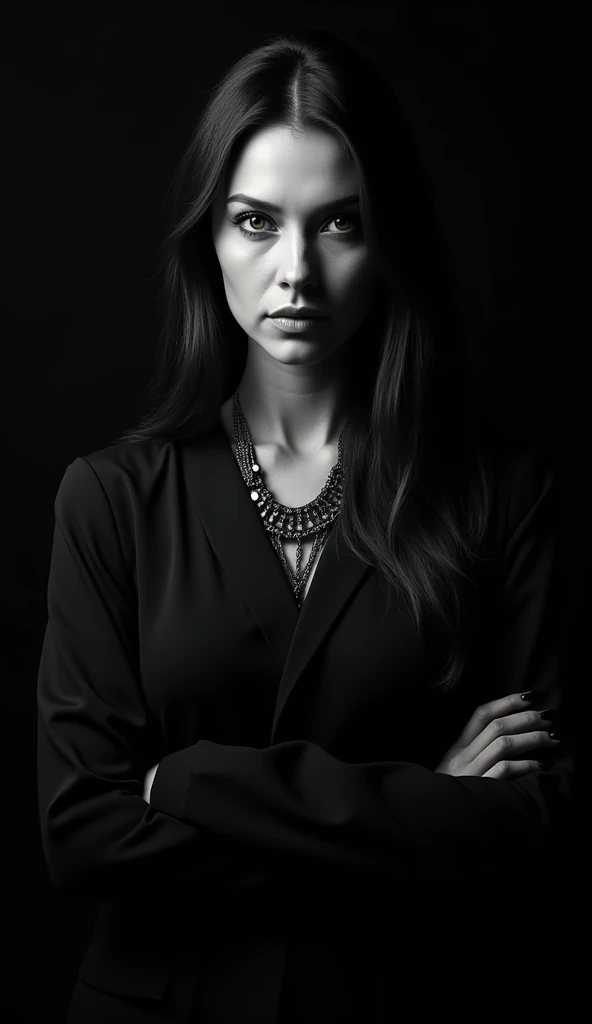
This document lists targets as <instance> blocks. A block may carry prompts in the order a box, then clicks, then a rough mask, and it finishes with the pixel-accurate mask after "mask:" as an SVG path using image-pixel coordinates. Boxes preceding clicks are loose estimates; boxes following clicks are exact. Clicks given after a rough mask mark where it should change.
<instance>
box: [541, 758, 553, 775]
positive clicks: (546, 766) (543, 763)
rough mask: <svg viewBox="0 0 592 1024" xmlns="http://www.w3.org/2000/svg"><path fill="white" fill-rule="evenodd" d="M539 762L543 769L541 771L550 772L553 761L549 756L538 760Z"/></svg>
mask: <svg viewBox="0 0 592 1024" xmlns="http://www.w3.org/2000/svg"><path fill="white" fill-rule="evenodd" d="M537 764H538V766H539V768H540V769H541V771H543V772H548V771H549V768H550V767H551V766H552V764H553V762H552V761H550V760H549V758H545V759H544V760H543V761H537Z"/></svg>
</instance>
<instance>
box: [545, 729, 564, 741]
mask: <svg viewBox="0 0 592 1024" xmlns="http://www.w3.org/2000/svg"><path fill="white" fill-rule="evenodd" d="M547 736H548V737H549V739H550V740H560V739H561V736H560V735H559V733H558V732H557V729H554V730H553V732H549V733H547Z"/></svg>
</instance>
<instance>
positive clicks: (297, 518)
mask: <svg viewBox="0 0 592 1024" xmlns="http://www.w3.org/2000/svg"><path fill="white" fill-rule="evenodd" d="M232 419H233V424H234V438H235V442H236V453H235V454H236V460H237V462H238V464H239V467H240V471H241V474H242V478H243V480H244V481H245V484H246V485H247V487H248V488H249V490H250V492H251V500H252V501H254V502H256V503H257V508H258V509H259V510H260V515H261V520H262V522H263V525H264V527H265V529H266V530H267V532H268V533H269V535H270V539H271V543H272V545H273V547H274V549H275V551H276V552H277V554H278V556H279V558H280V561H281V563H282V565H283V567H284V569H285V571H286V574H287V576H288V579H289V580H290V583H291V585H292V589H293V591H294V596H295V598H296V603H297V605H298V607H299V608H301V607H302V603H301V601H300V594H301V591H302V589H303V587H304V586H305V585H306V581H307V579H308V577H309V576H310V572H311V569H312V566H313V564H314V560H315V557H316V555H317V552H318V551H319V549H320V548H321V546H322V544H323V542H324V540H325V539H326V536H327V532H328V530H329V527H330V526H332V524H333V522H334V520H335V519H336V518H337V516H338V515H339V513H340V511H341V496H342V493H343V436H342V435H343V429H344V428H343V427H342V428H341V431H340V433H339V440H338V442H337V451H338V456H337V462H336V463H335V465H334V466H332V467H331V470H330V472H329V476H328V478H327V483H326V484H325V486H324V487H323V489H322V491H321V493H320V494H319V495H318V496H317V497H316V498H314V499H313V501H309V502H308V504H307V505H301V506H300V507H299V508H290V507H289V506H287V505H280V503H279V501H276V500H275V498H274V497H273V495H272V494H271V493H270V491H269V490H268V489H267V487H266V486H265V484H264V483H263V480H262V479H261V470H260V467H259V465H258V463H257V461H256V458H255V452H254V450H253V443H252V441H251V435H250V433H249V428H248V426H247V422H246V420H245V417H244V416H243V412H242V409H241V406H240V402H239V399H238V388H237V389H236V391H235V392H234V395H233V404H232ZM311 535H313V536H314V540H313V543H312V550H311V552H310V557H309V559H308V562H307V563H306V565H305V566H304V568H303V569H301V567H300V562H301V558H302V540H303V539H304V538H305V537H310V536H311ZM282 537H283V538H285V539H286V540H295V541H296V571H295V572H293V571H292V568H291V566H290V565H289V563H288V560H287V558H286V555H285V554H284V550H283V548H282V543H281V540H282Z"/></svg>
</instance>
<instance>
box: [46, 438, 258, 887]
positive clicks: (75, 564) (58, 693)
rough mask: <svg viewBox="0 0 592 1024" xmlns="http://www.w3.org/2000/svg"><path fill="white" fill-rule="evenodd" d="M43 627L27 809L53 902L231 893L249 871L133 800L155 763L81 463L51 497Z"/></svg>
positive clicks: (207, 837)
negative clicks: (32, 802) (30, 806)
mask: <svg viewBox="0 0 592 1024" xmlns="http://www.w3.org/2000/svg"><path fill="white" fill-rule="evenodd" d="M54 507H55V526H54V534H53V546H52V553H51V563H50V571H49V582H48V590H47V605H48V622H47V626H46V630H45V636H44V640H43V646H42V652H41V660H40V666H39V673H38V683H37V712H38V713H37V752H38V806H39V815H40V826H41V839H42V846H43V852H44V856H45V860H46V863H47V866H48V870H49V875H50V879H51V881H52V883H53V885H54V886H55V887H56V888H57V889H58V890H59V891H60V892H61V893H62V894H63V895H65V896H75V897H78V898H83V899H90V900H98V899H101V900H102V899H111V898H115V897H118V896H120V895H125V896H127V897H131V896H133V895H134V894H138V895H139V894H142V893H146V892H149V893H150V896H151V899H157V898H158V897H159V895H160V896H163V897H164V898H165V899H166V897H167V895H170V894H171V893H172V891H173V889H174V888H175V887H176V888H177V890H179V888H180V889H181V890H182V891H183V892H184V893H185V895H187V885H188V883H189V882H194V883H195V884H196V885H203V886H205V887H206V888H207V887H208V886H209V885H210V884H211V883H212V882H214V881H219V882H225V884H227V885H229V886H232V885H233V884H234V883H235V882H236V884H237V885H238V886H239V887H240V885H241V884H242V880H246V879H248V878H250V877H251V876H250V875H249V872H250V870H251V868H252V867H253V865H252V863H251V861H250V859H249V857H248V856H245V854H246V853H247V852H248V851H245V852H244V853H243V855H242V856H241V857H240V858H239V856H238V855H237V853H236V852H235V851H230V850H229V847H228V845H226V846H224V840H221V839H220V838H219V837H217V836H216V835H215V834H213V833H212V832H210V831H208V829H207V826H201V825H196V824H194V823H192V822H188V821H182V820H180V819H179V818H177V817H175V816H173V815H171V814H169V813H168V812H167V811H161V810H159V809H157V808H155V807H154V806H153V805H152V804H148V803H147V802H146V801H145V800H144V798H143V782H144V776H145V774H146V771H147V770H148V768H150V767H152V765H153V764H154V763H155V761H156V759H157V758H156V757H155V755H154V751H155V750H157V749H158V745H157V744H156V742H154V737H153V734H152V730H151V720H150V714H149V709H148V708H147V705H146V701H145V698H144V695H143V691H142V686H141V681H140V671H139V655H138V627H137V595H136V590H135V584H134V582H133V576H132V575H131V574H130V572H129V566H128V565H127V564H126V561H125V555H124V550H123V547H122V544H121V542H120V538H119V535H118V530H117V525H116V522H115V518H114V515H113V512H112V509H111V506H110V503H109V500H108V498H107V496H106V494H105V492H104V490H103V487H102V485H101V483H100V481H99V478H98V476H97V475H96V473H95V471H94V469H93V468H92V466H91V465H90V463H89V462H88V461H87V460H86V459H84V458H83V457H79V458H77V459H76V460H75V461H74V462H73V463H71V464H70V465H69V466H68V467H67V469H66V472H65V474H64V476H63V479H62V481H61V484H60V486H59V489H58V492H57V496H56V499H55V506H54Z"/></svg>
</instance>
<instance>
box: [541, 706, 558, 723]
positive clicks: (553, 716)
mask: <svg viewBox="0 0 592 1024" xmlns="http://www.w3.org/2000/svg"><path fill="white" fill-rule="evenodd" d="M539 715H540V716H541V718H544V719H545V720H546V721H547V722H551V724H557V723H558V722H559V719H560V718H561V715H560V714H559V711H558V710H557V708H545V710H544V711H539Z"/></svg>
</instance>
